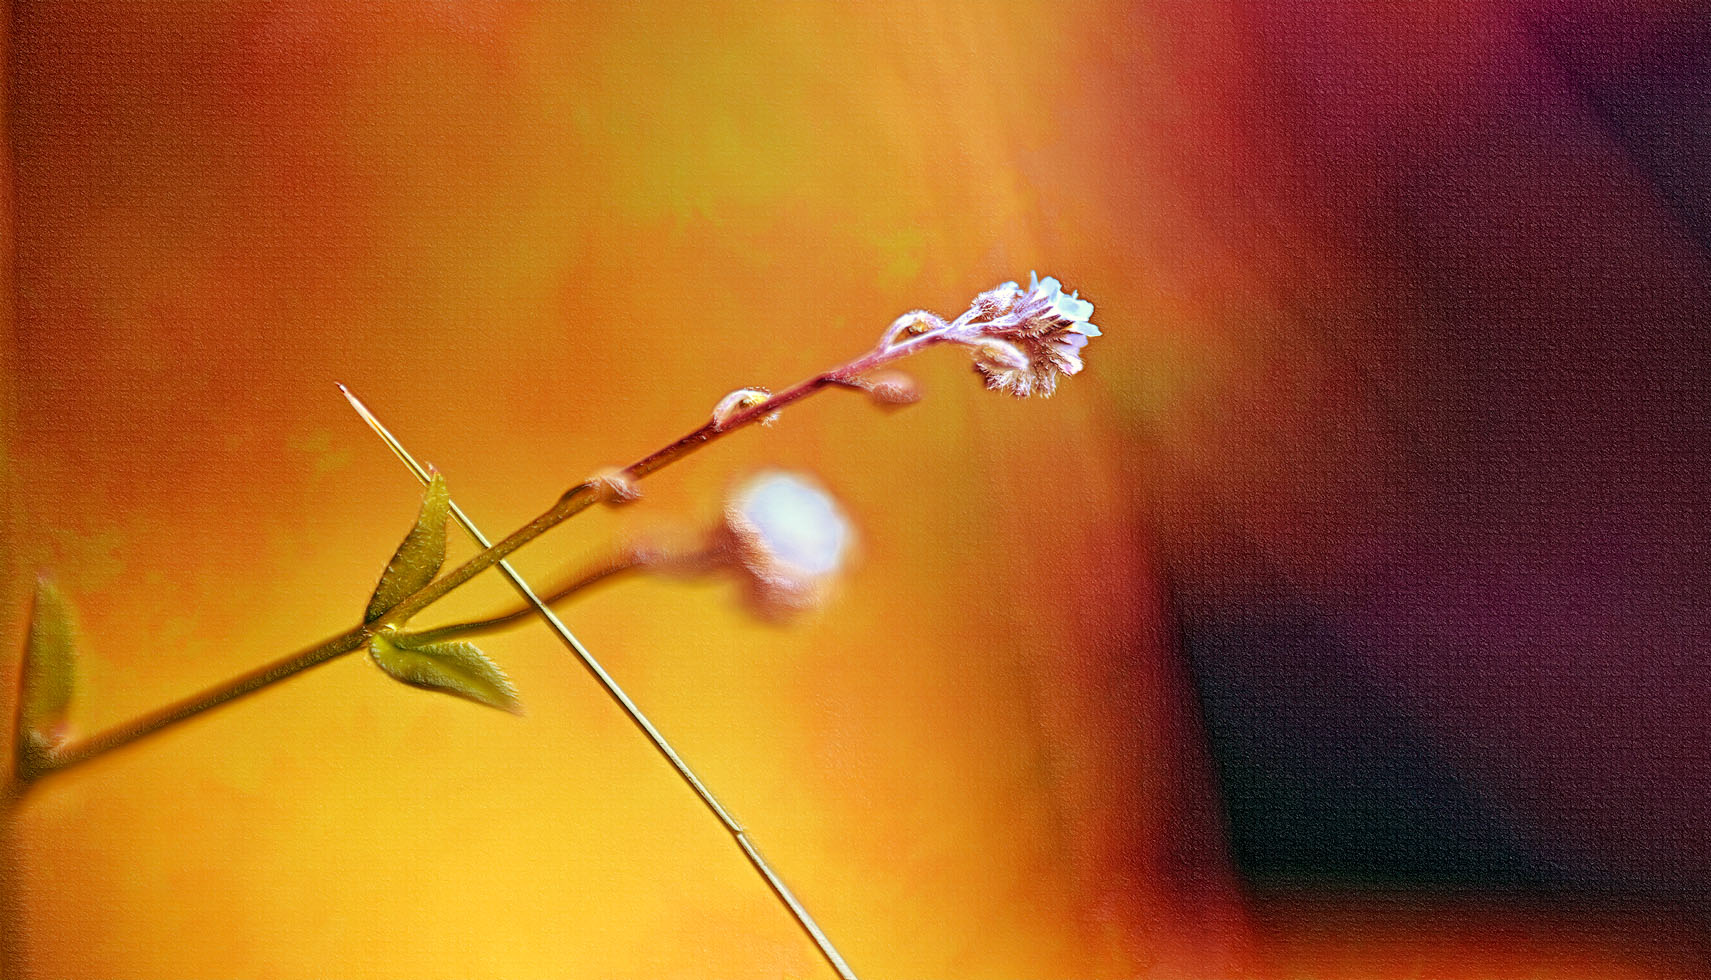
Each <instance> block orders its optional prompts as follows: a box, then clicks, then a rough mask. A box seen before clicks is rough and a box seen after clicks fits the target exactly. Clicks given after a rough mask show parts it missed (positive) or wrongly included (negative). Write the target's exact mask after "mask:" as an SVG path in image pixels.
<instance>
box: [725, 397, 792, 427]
mask: <svg viewBox="0 0 1711 980" xmlns="http://www.w3.org/2000/svg"><path fill="white" fill-rule="evenodd" d="M771 397H772V393H771V392H769V391H767V390H766V389H765V388H738V389H737V390H736V391H733V392H731V393H730V394H728V395H726V396H725V397H723V398H721V399H719V404H717V405H715V406H713V427H714V428H715V429H723V428H724V427H725V426H727V425H729V424H730V423H731V420H732V419H734V418H736V417H737V416H739V415H741V414H742V413H744V412H746V411H748V410H749V409H751V408H753V407H755V406H756V405H759V404H761V403H762V402H764V401H766V400H767V399H768V398H771ZM776 421H778V413H777V412H772V413H770V414H768V415H767V417H766V418H764V419H761V420H760V424H761V425H771V424H772V423H774V422H776Z"/></svg>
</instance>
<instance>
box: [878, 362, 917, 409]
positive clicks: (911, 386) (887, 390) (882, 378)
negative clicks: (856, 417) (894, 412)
mask: <svg viewBox="0 0 1711 980" xmlns="http://www.w3.org/2000/svg"><path fill="white" fill-rule="evenodd" d="M867 394H868V397H869V398H872V399H873V400H874V402H875V403H877V404H879V405H881V406H883V407H885V408H902V407H903V406H904V405H913V404H915V403H916V402H918V401H920V400H921V386H920V385H918V384H916V383H915V379H914V378H912V377H910V376H909V375H907V374H904V373H903V372H902V371H881V372H879V373H878V374H876V375H874V376H873V377H871V378H869V379H867Z"/></svg>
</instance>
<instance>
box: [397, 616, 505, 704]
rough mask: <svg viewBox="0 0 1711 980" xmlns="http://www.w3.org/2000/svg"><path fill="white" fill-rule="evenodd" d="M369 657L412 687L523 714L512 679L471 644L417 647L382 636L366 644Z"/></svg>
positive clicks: (439, 644) (426, 644)
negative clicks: (440, 692)
mask: <svg viewBox="0 0 1711 980" xmlns="http://www.w3.org/2000/svg"><path fill="white" fill-rule="evenodd" d="M368 653H369V656H370V657H372V658H373V659H374V662H375V664H376V665H377V666H378V667H379V668H380V669H381V670H384V671H386V672H387V673H388V674H390V675H392V677H394V678H395V679H397V680H400V681H403V682H404V683H406V684H409V685H411V686H412V687H421V688H426V689H428V690H430V691H444V692H445V693H447V694H455V695H457V696H458V697H461V698H468V699H469V700H471V701H475V702H477V703H479V704H485V705H487V706H489V707H493V708H498V709H500V710H501V711H509V712H511V713H512V714H517V715H520V714H522V713H523V703H522V702H521V701H519V700H518V699H517V689H516V688H515V687H514V686H512V684H511V678H509V677H507V676H505V672H504V671H503V670H501V669H499V665H498V664H495V663H494V662H493V661H491V660H489V659H487V655H486V654H484V653H482V652H481V651H480V650H479V649H477V648H476V647H475V645H474V644H471V643H423V644H421V645H419V646H418V645H409V644H407V643H401V642H399V638H398V637H397V636H392V635H381V636H376V637H374V638H373V639H372V640H370V641H369V644H368Z"/></svg>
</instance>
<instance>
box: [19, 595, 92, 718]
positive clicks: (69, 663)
mask: <svg viewBox="0 0 1711 980" xmlns="http://www.w3.org/2000/svg"><path fill="white" fill-rule="evenodd" d="M75 633H76V629H75V626H74V625H73V622H72V615H71V604H70V603H68V602H67V601H66V600H65V596H63V595H61V594H60V591H59V589H57V588H55V587H54V584H53V582H51V581H49V580H48V579H46V578H38V579H36V601H35V605H34V606H33V607H32V608H31V610H30V637H29V641H28V644H27V645H26V646H25V647H24V669H23V677H22V679H21V682H20V690H19V692H18V698H19V701H18V721H19V731H18V739H19V743H18V744H19V747H20V749H23V748H25V747H26V746H28V747H29V748H30V749H32V750H39V749H41V748H46V747H50V746H53V745H56V744H58V743H59V741H60V740H61V739H62V738H63V737H64V731H63V729H64V726H65V716H66V712H67V710H68V709H69V708H70V707H71V692H72V688H73V687H74V686H75V680H74V674H75V672H76V667H77V649H76V643H75V640H74V636H75Z"/></svg>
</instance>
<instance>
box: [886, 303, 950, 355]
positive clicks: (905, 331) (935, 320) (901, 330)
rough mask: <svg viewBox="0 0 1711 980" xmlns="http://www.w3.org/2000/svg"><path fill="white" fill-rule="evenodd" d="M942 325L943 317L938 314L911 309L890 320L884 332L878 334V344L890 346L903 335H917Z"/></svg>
mask: <svg viewBox="0 0 1711 980" xmlns="http://www.w3.org/2000/svg"><path fill="white" fill-rule="evenodd" d="M943 326H945V321H944V318H943V317H941V316H939V315H938V314H936V313H929V312H927V311H926V310H911V311H910V312H908V313H905V314H903V315H902V316H900V317H898V318H897V319H895V320H893V321H891V326H889V327H887V328H885V333H884V334H883V335H881V336H880V338H879V344H880V346H881V347H890V346H891V345H892V344H895V343H897V342H898V341H899V340H902V339H904V338H905V337H919V336H920V335H921V334H924V333H929V332H931V331H934V330H937V329H939V328H940V327H943Z"/></svg>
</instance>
